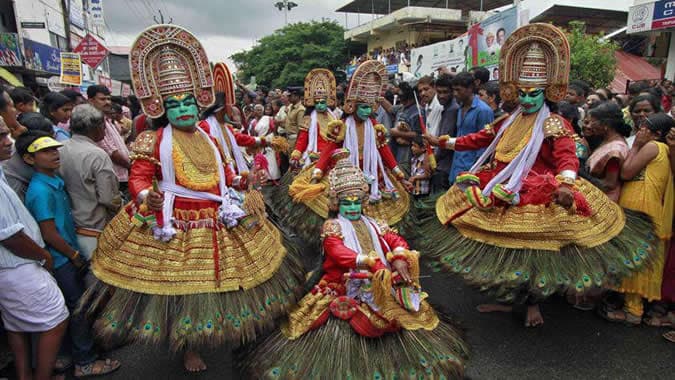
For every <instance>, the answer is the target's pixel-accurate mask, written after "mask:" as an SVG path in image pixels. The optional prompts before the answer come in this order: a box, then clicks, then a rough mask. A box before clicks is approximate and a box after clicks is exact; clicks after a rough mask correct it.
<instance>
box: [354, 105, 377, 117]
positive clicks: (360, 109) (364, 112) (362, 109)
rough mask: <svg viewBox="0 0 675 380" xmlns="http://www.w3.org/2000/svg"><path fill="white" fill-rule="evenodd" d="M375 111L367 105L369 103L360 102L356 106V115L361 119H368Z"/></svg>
mask: <svg viewBox="0 0 675 380" xmlns="http://www.w3.org/2000/svg"><path fill="white" fill-rule="evenodd" d="M372 113H373V109H372V108H371V107H370V106H369V105H367V104H359V105H358V106H357V107H356V116H358V117H359V119H361V120H363V121H366V120H368V118H369V117H370V115H371V114H372Z"/></svg>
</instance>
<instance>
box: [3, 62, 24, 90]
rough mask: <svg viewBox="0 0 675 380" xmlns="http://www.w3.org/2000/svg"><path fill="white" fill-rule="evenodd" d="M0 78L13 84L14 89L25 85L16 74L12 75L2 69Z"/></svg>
mask: <svg viewBox="0 0 675 380" xmlns="http://www.w3.org/2000/svg"><path fill="white" fill-rule="evenodd" d="M0 78H2V79H4V80H6V81H7V83H9V84H11V85H12V86H14V87H22V86H23V83H21V81H20V80H19V79H17V77H15V76H14V74H12V73H10V72H9V71H7V69H5V68H3V67H0Z"/></svg>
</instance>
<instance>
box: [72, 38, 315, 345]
mask: <svg viewBox="0 0 675 380" xmlns="http://www.w3.org/2000/svg"><path fill="white" fill-rule="evenodd" d="M130 66H131V72H132V84H133V86H134V90H135V91H136V94H137V95H138V97H139V100H140V101H141V105H142V107H143V111H144V112H145V113H146V114H147V115H148V116H149V117H152V118H158V117H162V116H163V115H164V114H165V109H164V103H163V102H164V101H165V100H166V99H167V98H169V97H171V99H186V98H189V97H190V96H194V98H195V100H196V102H197V104H198V105H199V106H201V107H207V106H209V105H210V104H211V103H212V102H213V80H212V75H211V71H210V68H209V65H208V59H207V58H206V53H205V52H204V49H203V48H202V46H201V44H200V43H199V41H197V40H196V39H195V37H194V36H193V35H192V34H190V33H189V32H188V31H187V30H185V29H183V28H181V27H178V26H175V25H155V26H153V27H151V28H149V29H147V30H145V31H144V32H143V33H141V35H140V36H139V37H138V38H137V39H136V41H135V43H134V44H133V47H132V49H131V56H130ZM132 160H133V163H132V168H131V172H130V178H129V188H130V192H131V194H132V196H133V199H135V201H132V202H130V203H129V204H128V205H126V207H125V208H124V209H123V210H122V211H121V212H120V213H119V214H118V215H117V216H116V217H115V218H114V219H113V220H112V221H111V222H110V224H109V225H108V226H107V227H106V228H105V230H104V231H103V233H102V234H101V236H100V238H99V241H98V247H97V249H96V251H95V253H94V256H93V259H92V270H93V272H94V275H95V276H96V277H97V278H98V280H99V281H98V282H97V284H96V285H95V286H93V287H92V288H91V289H90V290H89V291H88V292H87V294H86V295H85V296H84V297H83V300H82V302H83V304H82V307H83V309H84V310H85V311H87V312H88V313H90V314H92V315H93V316H94V317H95V319H96V321H95V324H94V328H95V329H96V332H97V334H98V335H99V337H101V338H102V339H103V341H104V342H105V343H116V342H120V341H140V342H147V343H154V344H158V343H160V342H164V341H168V342H169V343H170V347H171V349H172V350H181V349H189V350H194V349H198V348H199V347H202V346H216V345H219V344H223V343H229V344H231V345H232V346H233V347H236V346H237V345H239V344H241V343H245V342H248V341H252V340H254V339H255V338H256V336H257V335H258V334H259V333H261V332H262V331H263V330H264V329H265V328H268V327H271V326H272V325H273V323H274V322H273V321H274V319H275V318H277V317H279V316H281V315H283V314H285V313H286V311H287V309H288V308H289V307H290V306H291V305H293V304H295V300H296V293H297V292H298V291H299V290H300V283H301V280H302V268H301V265H300V263H299V261H298V260H297V252H295V251H294V249H293V248H292V246H290V245H289V244H287V243H286V242H285V239H284V237H283V236H282V234H281V232H280V231H279V230H278V229H277V228H276V227H275V226H274V225H273V224H272V223H270V222H269V221H268V220H267V219H266V218H265V216H264V212H263V213H261V212H259V209H260V206H259V205H258V206H257V207H256V206H255V202H251V201H248V200H247V199H246V197H245V195H242V194H241V193H240V192H238V191H236V190H235V189H234V188H238V189H245V186H246V181H245V178H242V177H241V176H238V175H236V173H235V172H234V171H233V170H232V168H231V167H230V166H229V165H228V164H227V162H226V161H225V160H224V159H223V156H222V155H221V152H220V151H219V149H218V145H217V143H216V142H215V141H214V140H213V139H211V137H210V136H209V135H208V131H206V130H202V129H200V128H199V127H197V128H195V126H194V125H193V126H192V127H191V128H188V129H185V128H184V127H178V126H173V125H167V126H166V127H164V128H161V129H159V130H157V131H146V132H143V133H142V134H141V135H140V136H138V138H137V140H136V141H135V143H134V145H133V156H132ZM150 190H152V191H155V192H157V191H161V192H162V193H163V195H164V207H163V209H162V211H157V212H156V211H150V210H149V208H148V206H147V204H146V203H145V198H146V197H147V193H148V192H149V191H150ZM259 203H262V202H259Z"/></svg>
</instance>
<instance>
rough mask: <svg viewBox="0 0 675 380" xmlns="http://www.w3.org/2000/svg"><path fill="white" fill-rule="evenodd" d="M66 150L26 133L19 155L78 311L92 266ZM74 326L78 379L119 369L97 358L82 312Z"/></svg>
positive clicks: (61, 280) (29, 200)
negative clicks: (65, 167) (65, 166)
mask: <svg viewBox="0 0 675 380" xmlns="http://www.w3.org/2000/svg"><path fill="white" fill-rule="evenodd" d="M61 146H63V145H62V144H61V143H59V142H58V141H56V140H54V139H53V138H52V137H51V136H50V135H49V134H47V133H44V132H41V131H28V132H24V133H23V134H22V135H21V136H19V138H18V139H17V141H16V150H17V152H18V153H19V154H20V155H21V157H23V160H24V161H25V162H26V163H27V164H28V165H30V166H32V167H33V169H34V170H35V173H34V174H33V177H32V178H31V180H30V183H29V184H28V190H26V199H25V203H26V208H28V210H29V211H30V213H31V214H32V215H33V217H34V218H35V220H36V221H37V222H38V225H39V227H40V232H41V234H42V238H43V240H44V241H45V243H47V249H48V250H49V253H50V254H51V256H52V259H53V261H54V278H55V279H56V282H57V284H58V285H59V288H61V291H62V292H63V296H64V298H65V300H66V306H67V307H68V309H69V310H70V311H71V313H73V310H74V309H75V308H76V307H77V305H78V303H79V301H80V297H82V294H83V293H84V290H85V286H84V278H83V277H84V274H85V273H86V271H87V268H88V262H87V260H86V259H85V258H83V256H81V255H80V252H79V251H78V249H79V248H78V245H77V235H76V234H75V223H74V222H73V215H72V212H71V209H70V198H69V197H68V193H66V190H65V188H64V182H63V179H61V177H59V176H58V175H57V174H56V173H57V171H58V169H59V166H60V156H59V151H58V148H60V147H61ZM69 327H70V328H69V330H68V334H67V335H66V342H67V343H69V345H70V346H71V347H70V348H71V353H72V358H73V362H74V363H75V377H84V376H92V375H104V374H107V373H110V372H112V371H114V370H116V369H118V368H119V366H120V363H119V362H117V361H110V360H97V357H98V355H97V353H96V351H95V349H94V337H93V334H92V329H91V326H90V324H89V323H88V322H87V320H86V318H85V317H84V315H83V314H82V313H78V314H72V316H71V319H70V324H69Z"/></svg>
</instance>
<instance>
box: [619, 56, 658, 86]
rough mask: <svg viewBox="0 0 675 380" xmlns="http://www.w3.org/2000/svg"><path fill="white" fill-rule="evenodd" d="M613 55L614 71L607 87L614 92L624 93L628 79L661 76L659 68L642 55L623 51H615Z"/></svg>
mask: <svg viewBox="0 0 675 380" xmlns="http://www.w3.org/2000/svg"><path fill="white" fill-rule="evenodd" d="M614 57H616V72H615V73H614V80H613V81H612V83H611V84H610V85H609V88H610V89H611V90H612V91H614V92H616V93H619V94H625V93H626V92H627V89H626V83H627V82H628V81H631V82H635V81H639V80H645V79H646V80H650V79H661V77H662V75H661V69H660V68H658V67H655V66H653V65H652V64H651V63H649V62H647V60H646V59H644V58H643V57H640V56H638V55H633V54H630V53H626V52H625V51H616V52H615V53H614Z"/></svg>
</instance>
